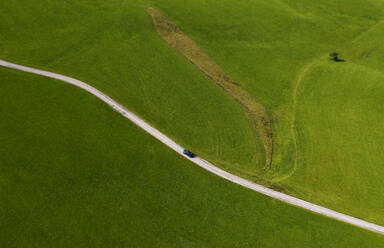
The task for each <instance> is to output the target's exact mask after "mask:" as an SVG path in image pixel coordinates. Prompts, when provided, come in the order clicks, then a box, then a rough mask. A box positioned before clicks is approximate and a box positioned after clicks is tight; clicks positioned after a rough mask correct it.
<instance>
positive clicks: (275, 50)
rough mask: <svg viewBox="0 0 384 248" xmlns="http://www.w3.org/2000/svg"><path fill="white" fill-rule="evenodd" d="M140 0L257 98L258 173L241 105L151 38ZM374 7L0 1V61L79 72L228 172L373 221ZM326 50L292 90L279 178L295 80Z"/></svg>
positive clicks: (167, 0) (282, 0) (376, 184)
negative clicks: (264, 114)
mask: <svg viewBox="0 0 384 248" xmlns="http://www.w3.org/2000/svg"><path fill="white" fill-rule="evenodd" d="M149 6H153V7H155V8H156V9H159V10H160V11H161V12H162V13H164V14H165V15H166V16H168V17H169V18H170V19H171V20H173V21H174V22H175V23H176V24H177V25H178V26H180V27H182V28H183V31H184V32H185V33H186V34H187V35H188V36H189V37H190V38H191V39H193V40H194V41H195V42H196V43H197V44H198V45H199V47H201V48H202V49H203V50H204V51H205V52H206V53H207V54H208V55H209V56H210V57H211V58H212V59H213V60H214V61H215V62H216V63H217V64H218V65H219V66H220V67H221V68H222V69H223V70H224V71H225V72H226V73H228V75H231V77H232V78H233V80H234V81H236V82H239V83H240V84H241V85H240V86H241V87H242V88H243V89H245V90H246V91H248V92H249V94H251V95H252V96H253V97H254V98H255V99H257V100H258V101H260V102H261V103H262V104H263V105H264V106H266V109H267V111H268V113H270V114H271V119H272V123H273V126H272V131H273V134H274V157H273V164H272V167H271V169H270V170H269V171H268V172H267V173H264V172H263V170H262V168H263V164H264V161H265V155H264V152H263V144H262V142H260V141H259V140H258V138H257V136H256V135H255V133H254V131H253V127H252V125H251V124H250V123H249V122H248V120H247V118H246V117H245V116H244V114H243V111H242V109H241V107H240V106H238V105H237V103H236V102H235V101H234V100H233V99H232V98H231V97H230V96H228V95H226V94H225V93H224V92H222V91H221V90H220V89H217V87H216V86H215V85H213V84H212V83H211V82H210V81H209V80H208V79H206V77H205V76H204V75H203V74H202V73H201V72H200V71H199V70H198V69H196V68H195V67H194V66H193V65H191V64H189V63H188V62H187V61H186V60H185V59H184V58H182V57H181V56H180V55H178V54H176V53H175V52H174V51H173V50H172V49H171V48H170V47H169V46H168V45H167V44H165V43H164V41H163V40H162V39H161V38H160V37H158V35H157V34H156V32H155V30H154V27H153V23H152V20H151V18H150V17H149V16H148V14H147V13H146V9H147V8H148V7H149ZM383 13H384V2H383V1H381V0H339V1H334V0H319V1H313V0H271V1H266V0H242V1H234V0H189V1H179V0H156V1H151V0H139V1H126V0H110V1H101V0H95V1H92V2H91V1H88V0H78V1H73V0H68V1H58V0H17V1H16V0H7V1H0V20H1V22H0V58H2V59H6V60H8V61H13V62H16V63H20V64H25V65H30V66H33V67H37V68H42V69H46V70H50V71H55V72H58V73H62V74H65V75H69V76H73V77H75V78H79V79H80V80H83V81H85V82H87V83H90V84H91V85H93V86H95V87H97V88H99V89H100V90H102V91H103V92H106V93H107V94H108V95H110V96H112V97H113V98H114V99H116V100H117V101H119V102H121V103H122V104H124V105H125V106H126V107H127V108H129V109H131V110H133V111H134V112H136V113H137V114H138V115H139V116H141V117H143V118H144V119H145V120H146V121H148V122H149V123H151V124H152V125H154V126H155V127H157V128H158V129H159V130H161V131H162V132H164V133H166V134H167V135H169V136H170V137H171V138H173V139H174V140H176V141H177V142H178V143H179V144H182V145H183V146H186V147H189V148H190V149H191V150H193V151H195V152H196V153H197V154H199V155H201V156H202V157H204V158H207V160H209V161H212V162H213V163H215V164H217V165H220V166H221V167H223V168H224V169H226V170H228V171H230V172H234V173H236V174H238V175H241V176H243V177H247V178H250V179H253V180H255V181H257V182H263V183H265V184H266V185H268V186H271V184H273V183H275V184H274V185H275V187H279V188H278V189H279V190H282V191H285V192H286V193H289V194H292V195H295V196H298V197H301V198H304V199H306V200H308V201H312V202H314V203H317V204H319V205H324V206H326V207H329V208H332V209H335V210H337V211H340V212H345V213H347V214H349V215H352V216H357V217H361V218H364V219H366V220H368V221H372V222H375V223H378V224H381V225H383V224H384V219H383V210H382V206H384V192H383V190H384V181H383V180H382V175H384V167H383V162H382V161H384V150H383V149H384V144H383V142H384V137H383V133H384V130H383V129H384V126H383V125H382V123H383V118H384V117H383V114H382V113H383V112H384V111H383V107H382V106H383V105H382V96H383V94H384V89H383V87H382V86H383V83H382V82H383V81H384V78H383V75H382V74H383V68H384V63H383V60H382V58H383V54H384V50H383V49H382V45H381V43H382V40H383V37H384V25H383V23H382V22H380V21H381V20H383V17H384V16H383ZM356 37H358V38H356ZM335 50H337V52H338V53H340V56H341V57H342V58H343V59H345V60H346V61H347V62H345V63H332V62H331V61H328V59H327V58H324V60H316V62H315V63H314V64H313V66H312V67H311V69H310V70H309V71H308V72H307V73H306V74H305V75H304V76H303V78H302V82H301V84H300V87H298V89H297V96H296V106H295V110H296V113H295V127H296V130H297V147H298V150H297V152H298V154H299V156H298V160H297V166H296V169H295V171H294V173H293V174H292V168H293V163H294V157H295V156H294V154H295V151H294V143H293V139H292V136H291V116H292V114H293V113H292V111H293V106H292V96H293V92H294V87H295V80H296V79H297V77H298V74H299V73H300V72H301V71H302V68H304V67H305V66H306V65H308V63H310V62H311V61H314V60H315V59H316V58H319V57H321V56H323V55H324V54H329V53H330V52H332V51H335ZM70 101H72V98H71V97H68V102H70ZM1 145H2V149H6V147H7V146H3V143H2V144H1ZM132 149H134V148H132ZM255 164H258V165H259V166H258V167H257V166H256V167H255ZM291 174H292V176H290V175H291ZM281 178H286V179H285V180H280V179H281Z"/></svg>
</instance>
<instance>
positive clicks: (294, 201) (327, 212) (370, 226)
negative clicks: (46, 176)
mask: <svg viewBox="0 0 384 248" xmlns="http://www.w3.org/2000/svg"><path fill="white" fill-rule="evenodd" d="M0 66H3V67H7V68H12V69H15V70H19V71H24V72H29V73H33V74H37V75H41V76H45V77H48V78H53V79H57V80H60V81H63V82H66V83H69V84H71V85H74V86H76V87H79V88H81V89H83V90H85V91H87V92H89V93H90V94H92V95H94V96H96V97H97V98H99V99H100V100H102V101H103V102H105V103H106V104H108V105H109V106H110V107H112V108H113V109H114V110H116V111H117V112H119V113H120V114H122V115H123V116H124V117H125V118H127V119H129V120H130V121H132V122H133V123H134V124H135V125H137V126H138V127H140V128H141V129H143V130H145V131H146V132H147V133H149V134H150V135H152V136H153V137H155V138H156V139H158V140H159V141H160V142H162V143H163V144H165V145H166V146H168V147H169V148H171V149H172V150H174V151H175V152H177V153H178V154H180V155H181V156H183V157H184V158H185V159H188V160H190V161H191V162H193V163H195V164H196V165H198V166H200V167H201V168H203V169H205V170H207V171H209V172H211V173H213V174H215V175H217V176H219V177H222V178H224V179H226V180H228V181H231V182H233V183H236V184H238V185H241V186H243V187H245V188H248V189H251V190H253V191H256V192H258V193H261V194H264V195H266V196H269V197H271V198H274V199H277V200H280V201H282V202H285V203H288V204H291V205H294V206H297V207H300V208H303V209H306V210H309V211H312V212H314V213H318V214H320V215H323V216H327V217H329V218H333V219H336V220H339V221H342V222H345V223H348V224H351V225H354V226H358V227H360V228H363V229H366V230H370V231H373V232H376V233H379V234H382V235H384V226H379V225H376V224H374V223H371V222H367V221H364V220H361V219H358V218H355V217H352V216H349V215H346V214H343V213H339V212H336V211H333V210H331V209H328V208H325V207H322V206H319V205H315V204H313V203H310V202H307V201H304V200H301V199H298V198H296V197H293V196H290V195H287V194H283V193H281V192H278V191H275V190H272V189H269V188H266V187H264V186H262V185H259V184H256V183H253V182H251V181H248V180H246V179H244V178H241V177H238V176H236V175H233V174H231V173H228V172H226V171H224V170H222V169H220V168H218V167H216V166H214V165H213V164H211V163H209V162H207V161H205V160H204V159H202V158H199V157H195V158H189V157H188V156H186V155H184V154H183V151H184V148H183V147H182V146H180V145H178V144H177V143H176V142H174V141H173V140H172V139H170V138H168V137H167V136H166V135H165V134H163V133H161V132H160V131H159V130H157V129H155V128H154V127H152V126H151V125H149V124H148V123H146V122H145V121H144V120H143V119H141V118H140V117H138V116H137V115H135V114H134V113H132V112H131V111H129V110H127V109H126V108H125V107H124V106H122V105H121V104H119V103H118V102H116V101H115V100H113V99H112V98H110V97H109V96H107V95H106V94H104V93H103V92H101V91H99V90H98V89H96V88H94V87H92V86H90V85H88V84H86V83H84V82H82V81H80V80H77V79H74V78H71V77H68V76H64V75H60V74H57V73H53V72H48V71H43V70H39V69H34V68H31V67H26V66H22V65H18V64H14V63H10V62H7V61H4V60H0Z"/></svg>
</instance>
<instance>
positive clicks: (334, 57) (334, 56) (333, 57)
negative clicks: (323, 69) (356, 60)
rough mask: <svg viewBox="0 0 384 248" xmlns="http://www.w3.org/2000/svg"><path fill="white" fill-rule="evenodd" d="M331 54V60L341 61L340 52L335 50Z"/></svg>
mask: <svg viewBox="0 0 384 248" xmlns="http://www.w3.org/2000/svg"><path fill="white" fill-rule="evenodd" d="M329 56H330V57H331V60H333V61H336V62H337V61H339V54H338V53H336V52H333V53H331V54H329Z"/></svg>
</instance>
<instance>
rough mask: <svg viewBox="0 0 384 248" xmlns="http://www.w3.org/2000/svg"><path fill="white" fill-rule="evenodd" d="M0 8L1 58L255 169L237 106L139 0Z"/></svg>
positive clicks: (249, 131)
mask: <svg viewBox="0 0 384 248" xmlns="http://www.w3.org/2000/svg"><path fill="white" fill-rule="evenodd" d="M0 10H1V11H0V18H1V19H2V22H1V23H0V30H1V32H0V34H1V35H0V43H1V49H0V57H1V58H2V59H9V60H11V61H14V62H19V63H23V64H27V65H32V66H36V67H39V68H45V69H47V70H53V71H55V72H59V73H63V74H65V75H70V76H73V77H75V78H78V79H80V80H83V81H85V82H87V83H89V84H91V85H94V86H96V87H97V88H98V89H100V90H102V91H104V92H106V93H107V94H109V95H110V96H112V97H113V98H114V99H116V100H118V101H119V102H120V103H122V104H124V105H125V106H127V107H128V108H129V109H130V110H132V111H134V112H136V113H138V114H139V116H140V117H142V118H144V119H145V120H147V121H148V122H150V123H152V124H153V125H154V126H156V127H157V128H158V129H160V130H161V131H163V132H165V133H167V134H168V135H169V136H171V137H172V138H173V139H175V140H177V141H178V142H180V143H181V144H184V145H185V146H186V147H189V148H190V149H191V150H193V151H195V152H196V153H198V154H201V155H204V157H206V158H209V159H210V160H211V161H216V162H219V163H220V164H222V165H223V166H224V167H227V166H233V167H239V168H242V169H244V170H250V171H252V170H254V169H255V168H257V165H260V167H262V163H263V161H264V152H263V144H262V143H261V141H259V140H258V138H257V137H256V134H255V133H254V130H253V127H252V124H251V123H249V121H248V120H247V117H246V116H245V115H244V112H243V110H242V108H241V106H238V104H237V103H236V102H235V100H233V99H232V98H231V97H230V96H227V95H226V94H225V93H224V92H222V90H221V89H220V88H219V87H217V86H215V85H212V83H211V82H210V80H209V79H207V78H206V77H205V75H203V74H202V73H201V72H200V71H199V70H198V69H196V68H195V67H194V66H193V65H191V64H189V62H187V61H185V60H184V58H182V57H181V56H179V55H177V54H175V53H174V52H173V50H172V49H171V48H169V47H168V45H167V44H165V43H164V41H163V40H162V39H161V38H160V37H158V35H157V33H156V32H155V30H154V28H153V22H152V20H151V17H150V16H149V15H148V13H147V12H146V8H144V7H141V5H140V3H137V2H134V1H117V0H113V1H101V0H98V1H93V2H92V3H90V2H89V1H65V2H63V1H48V0H47V1H40V0H35V1H22V2H20V1H13V0H11V1H6V2H4V1H2V2H1V3H0ZM15 30H18V31H17V32H15ZM26 41H28V42H26Z"/></svg>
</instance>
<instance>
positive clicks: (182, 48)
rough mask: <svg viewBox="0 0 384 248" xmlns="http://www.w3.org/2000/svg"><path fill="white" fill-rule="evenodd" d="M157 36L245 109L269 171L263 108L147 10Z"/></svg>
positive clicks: (177, 30)
mask: <svg viewBox="0 0 384 248" xmlns="http://www.w3.org/2000/svg"><path fill="white" fill-rule="evenodd" d="M147 11H148V13H149V14H150V15H151V16H152V19H153V22H154V24H155V27H156V30H157V32H158V34H159V35H160V36H161V37H162V38H163V39H164V40H165V41H166V42H167V43H168V44H169V45H170V46H171V47H172V48H174V49H175V50H176V51H177V52H178V53H180V54H182V55H183V56H184V57H185V58H187V59H188V60H189V61H190V62H191V63H192V64H194V65H195V66H197V67H198V68H199V69H200V70H201V71H202V72H204V73H205V74H206V75H207V76H208V77H209V78H210V79H211V80H212V81H213V82H214V83H216V84H217V85H218V86H220V87H221V88H222V89H223V90H224V91H225V92H227V93H228V94H229V95H231V96H232V97H233V98H234V99H235V100H236V101H237V102H238V103H239V104H240V105H241V106H243V107H244V109H245V110H246V113H247V116H248V118H249V119H250V120H251V122H252V124H253V126H254V128H255V130H256V132H257V134H258V136H259V137H260V139H261V141H262V142H263V145H264V149H265V169H268V168H270V166H271V164H272V155H273V138H272V137H273V136H272V128H271V119H270V118H269V116H268V113H267V111H266V109H265V108H264V106H263V105H262V104H260V103H259V102H257V101H256V100H255V99H254V98H253V97H252V96H251V95H250V94H249V93H248V92H247V91H245V90H244V89H242V88H241V87H240V85H239V84H238V83H236V82H235V81H234V80H233V79H232V78H230V77H229V76H228V75H226V74H225V72H224V71H223V70H222V69H221V68H220V66H219V65H217V64H216V63H215V62H214V61H213V60H212V59H211V58H210V57H209V56H208V55H207V54H206V53H205V52H204V51H203V50H202V49H201V48H200V47H199V46H198V45H197V44H196V43H195V42H194V41H193V40H191V39H190V38H189V37H188V36H187V35H186V34H185V33H184V32H183V31H181V29H180V28H179V27H178V26H177V25H175V24H174V23H172V22H171V21H170V20H168V18H167V17H165V16H164V15H163V14H162V13H160V12H159V11H157V10H155V9H153V8H148V9H147Z"/></svg>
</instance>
